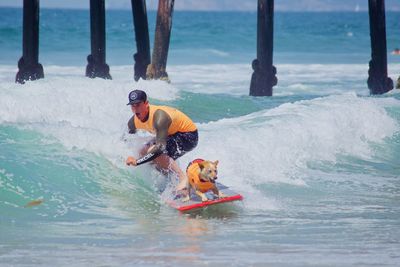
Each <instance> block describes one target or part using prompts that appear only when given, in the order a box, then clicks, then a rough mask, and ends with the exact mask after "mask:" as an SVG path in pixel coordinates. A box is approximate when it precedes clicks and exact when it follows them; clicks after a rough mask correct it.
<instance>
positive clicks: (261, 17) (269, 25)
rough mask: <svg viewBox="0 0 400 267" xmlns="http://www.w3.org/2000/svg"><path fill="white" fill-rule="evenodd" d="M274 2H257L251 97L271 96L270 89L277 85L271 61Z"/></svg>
mask: <svg viewBox="0 0 400 267" xmlns="http://www.w3.org/2000/svg"><path fill="white" fill-rule="evenodd" d="M273 41H274V1H273V0H258V12H257V59H255V60H253V63H252V67H253V70H254V72H253V74H252V77H251V82H250V95H251V96H272V87H273V86H275V85H276V84H277V83H278V79H277V77H276V68H275V67H274V66H273V65H272V61H273Z"/></svg>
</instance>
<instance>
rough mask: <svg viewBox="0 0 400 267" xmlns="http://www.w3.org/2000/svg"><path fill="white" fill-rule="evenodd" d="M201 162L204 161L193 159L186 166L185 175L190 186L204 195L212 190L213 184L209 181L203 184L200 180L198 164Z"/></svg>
mask: <svg viewBox="0 0 400 267" xmlns="http://www.w3.org/2000/svg"><path fill="white" fill-rule="evenodd" d="M203 161H204V159H195V160H193V161H192V162H190V163H189V165H188V166H187V169H186V173H187V176H188V178H189V183H190V185H192V187H193V188H196V190H198V191H200V192H202V193H205V192H207V191H209V190H211V189H212V188H214V187H215V184H214V183H211V182H209V181H207V182H203V181H201V180H200V167H199V162H203Z"/></svg>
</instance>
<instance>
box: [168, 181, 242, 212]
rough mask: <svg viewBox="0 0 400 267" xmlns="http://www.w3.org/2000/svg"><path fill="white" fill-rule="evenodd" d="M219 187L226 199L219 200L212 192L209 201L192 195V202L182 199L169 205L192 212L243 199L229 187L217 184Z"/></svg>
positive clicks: (209, 193) (169, 201)
mask: <svg viewBox="0 0 400 267" xmlns="http://www.w3.org/2000/svg"><path fill="white" fill-rule="evenodd" d="M217 187H218V189H219V190H220V191H221V192H222V193H224V194H225V196H226V197H223V198H218V197H217V196H215V195H214V194H213V193H212V192H207V193H206V196H207V198H208V201H201V198H200V197H199V196H198V195H196V194H194V193H192V195H191V197H190V200H188V201H186V202H183V201H182V197H180V198H176V199H173V200H168V201H167V203H168V205H170V206H171V207H173V208H175V209H177V210H179V211H190V210H194V209H200V208H205V207H208V206H210V205H216V204H221V203H227V202H232V201H236V200H242V199H243V196H242V195H240V194H238V193H236V192H235V191H233V190H231V189H229V188H228V187H227V186H225V185H223V184H220V183H217Z"/></svg>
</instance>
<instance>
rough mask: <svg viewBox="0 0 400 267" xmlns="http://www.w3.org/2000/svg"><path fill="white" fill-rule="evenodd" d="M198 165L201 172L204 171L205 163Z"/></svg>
mask: <svg viewBox="0 0 400 267" xmlns="http://www.w3.org/2000/svg"><path fill="white" fill-rule="evenodd" d="M198 164H199V167H200V170H203V169H204V163H203V162H199V163H198Z"/></svg>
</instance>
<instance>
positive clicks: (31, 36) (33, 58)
mask: <svg viewBox="0 0 400 267" xmlns="http://www.w3.org/2000/svg"><path fill="white" fill-rule="evenodd" d="M22 50H23V51H22V57H21V58H20V59H19V61H18V72H17V75H16V77H15V82H17V83H22V84H23V83H25V81H29V80H37V79H41V78H44V72H43V66H42V65H41V64H39V0H24V7H23V36H22Z"/></svg>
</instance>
